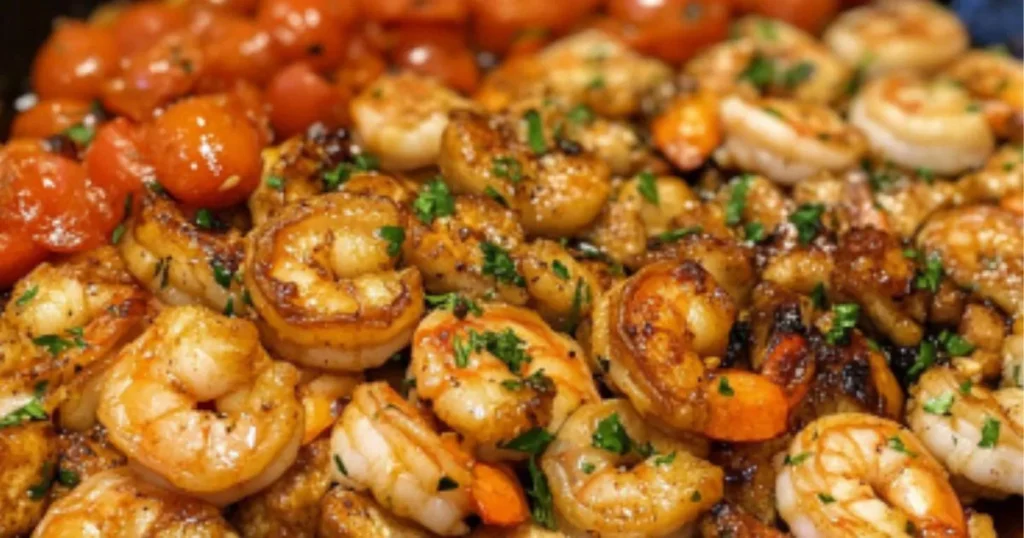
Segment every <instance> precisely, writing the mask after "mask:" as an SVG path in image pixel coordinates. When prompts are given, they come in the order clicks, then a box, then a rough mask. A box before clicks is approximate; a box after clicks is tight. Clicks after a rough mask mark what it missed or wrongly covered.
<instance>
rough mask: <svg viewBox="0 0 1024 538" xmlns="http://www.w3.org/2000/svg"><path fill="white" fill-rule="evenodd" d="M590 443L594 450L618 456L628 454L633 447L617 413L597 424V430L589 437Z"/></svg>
mask: <svg viewBox="0 0 1024 538" xmlns="http://www.w3.org/2000/svg"><path fill="white" fill-rule="evenodd" d="M590 442H591V444H592V445H593V446H594V448H601V449H604V450H607V451H608V452H613V453H615V454H620V455H621V454H625V453H627V452H629V449H630V447H632V445H633V440H632V439H630V438H629V434H628V433H626V428H625V427H623V426H622V422H621V421H620V420H619V414H618V413H612V414H611V415H608V416H607V417H605V418H603V419H601V421H600V422H598V423H597V429H596V430H594V433H593V434H592V435H591V437H590Z"/></svg>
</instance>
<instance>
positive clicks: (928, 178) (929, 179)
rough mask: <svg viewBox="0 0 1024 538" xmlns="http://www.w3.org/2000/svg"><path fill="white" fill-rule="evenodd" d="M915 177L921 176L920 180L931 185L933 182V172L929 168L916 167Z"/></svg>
mask: <svg viewBox="0 0 1024 538" xmlns="http://www.w3.org/2000/svg"><path fill="white" fill-rule="evenodd" d="M917 177H919V178H921V180H922V181H924V182H925V183H927V184H929V185H931V184H932V183H935V172H934V171H933V170H932V169H931V168H925V167H923V166H922V167H920V168H918V169H917Z"/></svg>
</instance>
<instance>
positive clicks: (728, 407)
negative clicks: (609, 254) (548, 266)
mask: <svg viewBox="0 0 1024 538" xmlns="http://www.w3.org/2000/svg"><path fill="white" fill-rule="evenodd" d="M735 319H736V306H735V303H734V302H733V300H732V298H731V297H730V296H729V294H728V293H726V291H725V290H724V289H722V288H721V287H720V286H719V285H718V284H717V283H716V282H715V279H714V278H713V277H712V276H711V275H710V274H708V272H707V271H705V270H704V269H703V268H701V266H700V265H698V264H696V263H694V262H692V261H689V260H687V261H683V262H674V261H671V262H669V261H666V262H658V263H653V264H650V265H647V266H645V267H644V268H643V269H641V270H640V271H638V272H637V273H636V274H634V275H633V276H632V277H630V278H629V279H627V280H625V281H623V282H621V283H619V284H616V285H615V286H614V287H612V289H610V290H609V291H608V292H606V293H604V294H603V295H602V296H601V298H600V299H599V300H598V301H597V304H596V306H595V309H594V312H593V314H592V321H593V331H592V335H591V352H592V353H593V354H594V356H595V357H597V358H598V359H597V360H598V361H599V362H600V361H607V362H606V368H605V370H606V381H607V382H608V383H609V384H610V385H611V386H612V387H613V388H614V389H615V390H616V391H618V392H620V393H622V394H624V395H625V396H626V397H627V398H629V400H630V402H632V403H633V405H634V406H635V407H636V408H637V411H639V412H640V414H641V415H643V416H644V418H646V419H648V420H649V421H651V422H653V423H655V424H659V425H663V426H666V427H669V428H670V429H672V430H676V431H689V432H702V433H704V434H705V435H707V436H709V437H712V438H718V439H729V440H736V441H738V440H761V439H767V438H770V437H773V436H774V435H776V434H778V433H780V432H781V431H782V430H784V429H785V422H786V413H787V406H786V400H785V396H784V394H783V392H782V389H780V388H779V387H778V386H776V385H774V384H773V383H771V382H770V381H768V380H767V379H766V378H762V377H760V376H757V375H754V374H751V373H749V372H741V371H734V372H730V373H729V375H725V372H719V374H720V377H718V378H712V377H711V376H709V372H707V370H706V368H705V365H704V362H703V361H702V358H704V357H708V358H710V357H721V356H723V355H724V353H725V349H726V346H727V344H728V341H729V330H730V328H731V327H732V324H733V322H734V321H735ZM730 384H731V386H732V387H735V389H734V390H732V389H729V388H725V389H723V387H729V386H730ZM740 385H742V388H740ZM754 416H757V419H756V420H753V417H754Z"/></svg>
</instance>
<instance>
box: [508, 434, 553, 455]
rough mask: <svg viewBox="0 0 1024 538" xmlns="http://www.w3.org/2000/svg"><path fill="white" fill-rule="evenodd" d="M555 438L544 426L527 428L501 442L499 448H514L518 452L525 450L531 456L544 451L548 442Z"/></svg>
mask: <svg viewBox="0 0 1024 538" xmlns="http://www.w3.org/2000/svg"><path fill="white" fill-rule="evenodd" d="M554 439H555V436H553V435H551V434H550V433H548V431H547V430H545V429H544V428H540V427H536V428H532V429H529V430H527V431H525V432H523V433H521V434H519V435H517V436H516V437H515V438H514V439H512V440H511V441H509V442H507V443H503V444H502V445H500V446H501V448H507V449H509V450H516V451H519V452H525V453H527V454H530V455H531V456H536V455H539V454H540V453H541V452H544V449H545V448H547V446H548V444H550V443H551V441H553V440H554Z"/></svg>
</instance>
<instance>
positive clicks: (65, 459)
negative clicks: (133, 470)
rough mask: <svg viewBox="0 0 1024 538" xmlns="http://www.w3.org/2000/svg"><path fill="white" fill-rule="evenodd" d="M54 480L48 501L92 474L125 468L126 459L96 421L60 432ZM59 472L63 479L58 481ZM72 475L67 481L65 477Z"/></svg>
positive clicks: (70, 490)
mask: <svg viewBox="0 0 1024 538" xmlns="http://www.w3.org/2000/svg"><path fill="white" fill-rule="evenodd" d="M57 446H58V454H60V458H59V460H58V462H59V465H58V469H57V478H58V480H57V483H56V484H54V485H53V488H52V489H51V490H50V500H51V502H52V501H56V500H57V499H61V498H63V497H65V496H67V495H68V494H69V493H71V492H72V491H74V488H75V487H76V486H77V485H78V484H79V483H81V482H84V481H86V480H88V479H89V478H91V477H92V476H93V475H96V474H99V473H102V472H103V471H108V470H110V469H117V468H118V467H124V466H125V465H127V463H128V459H127V458H126V457H125V456H124V454H122V453H121V452H120V451H119V450H117V448H115V447H114V445H112V444H111V443H110V439H109V438H108V437H107V429H106V428H104V427H103V425H101V424H96V425H94V426H93V427H92V428H90V429H88V430H87V431H84V432H75V431H68V430H65V431H62V432H60V433H59V434H58V438H57ZM61 474H64V475H65V480H60V476H61ZM68 476H71V477H73V478H72V479H71V480H67V477H68Z"/></svg>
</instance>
